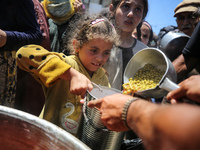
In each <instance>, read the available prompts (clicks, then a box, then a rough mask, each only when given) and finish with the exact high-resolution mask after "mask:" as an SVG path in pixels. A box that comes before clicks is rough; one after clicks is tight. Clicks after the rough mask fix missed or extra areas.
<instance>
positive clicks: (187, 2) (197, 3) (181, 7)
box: [174, 0, 200, 17]
mask: <svg viewBox="0 0 200 150" xmlns="http://www.w3.org/2000/svg"><path fill="white" fill-rule="evenodd" d="M198 7H200V0H183V1H182V2H181V3H180V4H178V6H177V7H176V8H175V9H174V17H176V15H177V14H179V13H182V12H195V11H196V10H197V9H198Z"/></svg>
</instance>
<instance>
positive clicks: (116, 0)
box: [111, 0, 149, 19]
mask: <svg viewBox="0 0 200 150" xmlns="http://www.w3.org/2000/svg"><path fill="white" fill-rule="evenodd" d="M121 1H122V0H112V2H111V4H112V5H113V10H112V11H113V12H114V11H115V10H116V9H117V7H118V6H119V4H120V2H121ZM142 1H143V4H144V11H143V16H142V19H144V18H145V17H146V15H147V13H148V10H149V5H148V0H142Z"/></svg>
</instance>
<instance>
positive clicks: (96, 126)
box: [78, 83, 124, 150]
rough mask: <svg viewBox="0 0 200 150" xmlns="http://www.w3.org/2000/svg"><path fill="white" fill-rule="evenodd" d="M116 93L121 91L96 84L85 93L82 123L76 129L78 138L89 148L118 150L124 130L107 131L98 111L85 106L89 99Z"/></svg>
mask: <svg viewBox="0 0 200 150" xmlns="http://www.w3.org/2000/svg"><path fill="white" fill-rule="evenodd" d="M93 84H94V83H93ZM116 93H122V92H121V91H119V90H117V89H113V88H109V87H105V86H98V85H96V84H94V88H93V90H92V91H91V92H87V93H86V97H85V103H84V105H83V115H84V117H82V121H83V123H81V124H82V125H80V127H79V130H78V138H79V139H80V140H81V141H82V142H83V143H85V144H86V145H87V146H89V147H90V148H91V149H95V150H106V149H107V150H111V149H113V150H118V149H119V148H120V146H121V144H122V141H123V137H124V132H114V131H109V130H108V129H107V128H106V127H105V126H104V125H103V123H102V121H101V114H100V111H99V110H98V109H97V108H89V107H87V103H88V102H89V101H91V100H94V99H98V98H103V97H105V96H108V95H112V94H116Z"/></svg>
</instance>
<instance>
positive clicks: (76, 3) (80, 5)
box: [74, 0, 83, 12]
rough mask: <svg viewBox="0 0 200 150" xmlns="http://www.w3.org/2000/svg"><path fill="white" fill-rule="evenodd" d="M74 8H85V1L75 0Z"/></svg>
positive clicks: (77, 9) (80, 9)
mask: <svg viewBox="0 0 200 150" xmlns="http://www.w3.org/2000/svg"><path fill="white" fill-rule="evenodd" d="M74 9H75V11H76V12H78V11H82V10H83V3H82V1H81V0H75V2H74Z"/></svg>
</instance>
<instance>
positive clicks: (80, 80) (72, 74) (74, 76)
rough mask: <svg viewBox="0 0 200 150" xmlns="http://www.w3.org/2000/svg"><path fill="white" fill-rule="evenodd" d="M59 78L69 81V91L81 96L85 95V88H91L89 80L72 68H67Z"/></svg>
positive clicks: (89, 89)
mask: <svg viewBox="0 0 200 150" xmlns="http://www.w3.org/2000/svg"><path fill="white" fill-rule="evenodd" d="M61 78H63V79H65V80H68V81H69V82H70V92H71V93H72V94H75V95H81V98H84V97H85V93H86V91H87V90H88V91H91V90H92V89H93V86H92V84H91V82H90V80H89V79H88V78H87V77H86V76H85V75H83V74H82V73H80V72H78V71H77V70H75V69H73V68H70V69H68V70H67V71H66V72H65V73H64V74H63V75H62V77H61Z"/></svg>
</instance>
